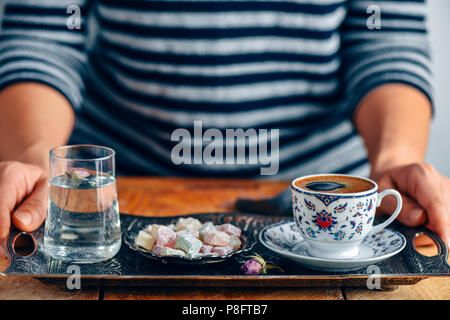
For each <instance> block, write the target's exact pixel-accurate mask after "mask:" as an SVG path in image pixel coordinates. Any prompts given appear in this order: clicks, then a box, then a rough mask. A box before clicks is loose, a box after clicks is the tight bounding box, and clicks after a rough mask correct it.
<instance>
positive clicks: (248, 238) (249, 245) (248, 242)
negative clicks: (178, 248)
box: [123, 214, 257, 265]
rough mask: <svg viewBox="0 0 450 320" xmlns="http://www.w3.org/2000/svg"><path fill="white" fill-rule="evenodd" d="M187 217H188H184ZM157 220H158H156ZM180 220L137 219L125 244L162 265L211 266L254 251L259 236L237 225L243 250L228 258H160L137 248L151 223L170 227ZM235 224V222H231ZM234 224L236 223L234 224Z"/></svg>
mask: <svg viewBox="0 0 450 320" xmlns="http://www.w3.org/2000/svg"><path fill="white" fill-rule="evenodd" d="M183 217H187V216H183ZM192 217H195V218H196V219H198V220H200V222H202V223H205V222H208V221H211V222H212V223H214V224H221V223H225V221H222V219H221V217H223V215H216V216H214V215H209V214H208V215H205V216H202V215H193V216H192ZM156 219H157V218H156ZM178 219H179V217H173V219H167V218H161V221H160V222H156V221H154V219H153V221H151V222H150V221H148V220H145V219H142V218H140V219H135V220H134V221H132V222H131V223H130V225H129V226H128V228H127V230H126V231H125V233H124V236H123V238H124V242H125V244H126V245H127V246H128V247H129V248H130V249H132V250H134V251H137V252H139V253H140V254H142V255H143V256H145V257H147V258H149V259H150V260H153V261H156V262H160V263H162V264H184V265H203V264H211V263H219V262H224V261H226V260H228V259H230V258H232V257H234V256H237V255H238V254H241V253H243V252H248V251H250V250H252V249H253V246H254V245H255V244H256V242H257V234H256V232H255V231H252V232H249V231H248V230H247V225H239V224H235V225H236V226H238V227H240V228H241V230H242V234H241V237H240V239H241V242H242V245H241V248H240V249H238V250H236V251H233V252H232V253H230V254H228V255H226V256H217V255H203V256H199V257H193V258H187V257H181V256H176V255H173V256H160V255H157V254H155V253H153V252H152V251H150V250H147V249H144V248H142V247H140V246H137V245H136V244H135V239H136V236H137V235H138V233H139V231H140V230H143V229H144V228H145V227H147V225H149V224H151V223H158V224H163V225H169V224H175V223H176V221H177V220H178ZM231 223H233V222H231ZM233 224H234V223H233Z"/></svg>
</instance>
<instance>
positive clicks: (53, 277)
mask: <svg viewBox="0 0 450 320" xmlns="http://www.w3.org/2000/svg"><path fill="white" fill-rule="evenodd" d="M189 216H194V215H189ZM195 217H196V218H198V219H199V220H200V221H213V222H214V223H226V222H230V223H233V224H235V225H238V226H240V227H241V228H246V229H247V232H249V233H253V234H254V235H257V233H259V231H260V230H261V229H262V228H264V227H265V226H267V225H270V224H273V223H276V222H279V221H282V220H288V218H287V217H273V216H261V215H249V214H242V213H216V214H215V213H207V214H198V215H195ZM178 218H179V216H178V217H167V218H166V217H165V218H159V217H137V216H132V215H127V214H121V223H122V230H123V232H124V234H125V233H126V231H127V228H128V227H129V226H130V224H132V223H136V219H138V220H142V221H143V222H145V223H148V224H151V223H158V224H170V223H172V222H173V221H175V220H176V219H178ZM139 222H140V223H142V222H141V221H139ZM390 228H394V229H396V230H398V231H400V232H401V233H402V234H403V235H404V236H405V237H406V239H407V245H406V247H405V249H404V250H403V251H402V252H400V253H399V254H397V255H395V256H393V257H391V258H389V259H387V260H384V261H382V262H380V263H378V264H377V266H378V267H379V268H380V279H381V284H382V286H391V285H406V284H414V283H417V282H418V281H420V280H422V279H425V278H428V277H432V276H450V266H449V265H448V263H447V257H448V248H447V247H446V245H445V244H444V242H443V241H442V240H441V239H440V238H439V237H437V236H436V235H435V234H434V233H432V232H431V231H429V230H428V229H425V228H407V227H405V226H403V225H401V224H399V223H394V224H392V225H391V226H390ZM43 231H44V229H43V227H41V228H40V229H38V230H36V231H35V232H32V233H30V234H29V235H28V238H30V237H29V236H31V238H32V239H33V241H34V248H32V249H31V250H30V252H29V253H30V254H29V255H27V256H23V255H20V254H19V251H20V250H19V249H18V248H17V242H18V239H21V238H23V237H24V234H23V233H22V232H20V231H17V230H16V231H13V232H12V233H11V234H10V236H9V238H8V239H7V243H6V244H5V245H6V249H7V250H6V255H7V257H8V260H9V262H7V263H6V268H5V267H3V269H4V270H3V273H4V274H5V275H7V276H14V275H21V276H23V275H29V276H31V277H34V278H39V279H40V280H42V281H45V282H50V283H58V284H63V283H65V282H66V280H67V278H68V277H70V276H71V275H72V273H73V271H72V270H73V269H72V268H69V267H70V266H71V265H70V264H67V263H63V262H61V261H58V260H55V259H53V258H51V257H48V256H47V255H45V254H44V253H43V252H42V247H41V244H42V238H43ZM422 233H424V234H426V235H428V236H429V237H430V238H431V239H432V240H433V241H434V242H435V243H436V246H437V248H438V254H437V255H436V256H434V257H426V256H424V255H422V254H420V253H419V252H417V251H416V250H415V248H414V245H413V240H414V238H415V236H416V235H418V234H422ZM25 237H27V236H26V235H25ZM0 249H1V248H0ZM22 251H23V248H22ZM25 251H26V250H25ZM255 252H256V253H258V254H260V255H262V256H263V257H264V258H266V260H270V261H271V262H273V263H274V264H276V265H278V266H280V267H281V268H282V269H283V270H284V272H283V273H282V272H280V271H278V270H275V269H270V270H269V273H268V274H267V275H245V274H243V272H242V271H241V270H240V266H241V263H240V262H241V261H242V260H244V259H245V257H244V256H247V255H250V254H252V253H255ZM21 254H23V253H21ZM1 265H2V264H1V263H0V268H1ZM3 265H4V266H5V263H3ZM78 266H79V268H80V271H81V279H82V280H81V281H82V282H83V286H87V285H89V284H92V285H99V284H101V285H107V286H113V285H132V286H140V285H147V286H365V285H366V283H367V279H368V278H369V277H371V276H373V274H372V273H370V272H368V269H366V268H362V269H360V270H356V271H350V272H339V273H338V272H323V271H314V270H310V269H307V268H303V267H301V266H300V265H298V264H296V263H294V262H292V261H290V260H287V259H285V258H283V257H281V256H279V255H278V254H276V253H273V252H272V251H270V250H268V249H266V248H265V247H264V246H263V245H262V244H261V243H259V242H258V243H256V244H255V246H254V247H253V249H252V250H251V251H250V252H246V253H242V254H239V255H236V256H233V257H232V258H231V259H227V260H226V261H224V262H221V263H215V264H205V265H194V266H191V265H172V264H163V263H160V262H157V261H152V260H150V259H148V258H147V257H145V256H143V255H141V254H140V253H139V252H136V251H134V250H131V249H130V248H129V247H128V246H127V245H126V244H125V242H123V243H122V247H121V249H120V251H119V252H118V253H117V255H116V256H115V257H114V258H112V259H110V260H107V261H104V262H101V263H93V264H79V265H78Z"/></svg>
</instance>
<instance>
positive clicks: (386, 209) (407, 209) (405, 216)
mask: <svg viewBox="0 0 450 320" xmlns="http://www.w3.org/2000/svg"><path fill="white" fill-rule="evenodd" d="M402 202H403V204H402V209H401V211H400V213H399V215H398V217H397V220H398V221H400V222H401V223H403V224H404V225H407V226H409V227H416V226H420V225H422V224H424V223H425V222H426V221H427V215H426V212H425V210H424V209H422V207H420V206H419V205H418V204H417V202H415V201H414V200H412V199H410V198H409V197H408V196H405V195H403V194H402ZM396 208H397V200H396V199H395V197H392V196H391V197H389V196H387V197H385V198H383V201H382V202H381V205H380V210H381V211H382V212H383V213H385V214H389V215H391V214H392V213H394V211H395V209H396Z"/></svg>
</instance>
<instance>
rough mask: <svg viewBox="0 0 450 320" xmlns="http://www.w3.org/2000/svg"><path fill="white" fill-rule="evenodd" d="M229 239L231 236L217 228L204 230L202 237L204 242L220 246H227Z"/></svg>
mask: <svg viewBox="0 0 450 320" xmlns="http://www.w3.org/2000/svg"><path fill="white" fill-rule="evenodd" d="M230 239H231V237H230V235H229V234H227V233H225V232H222V231H218V230H213V231H208V232H205V235H204V237H203V241H204V242H205V243H206V244H209V245H213V246H221V247H226V246H228V245H229V244H230Z"/></svg>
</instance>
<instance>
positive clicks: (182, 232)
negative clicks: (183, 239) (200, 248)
mask: <svg viewBox="0 0 450 320" xmlns="http://www.w3.org/2000/svg"><path fill="white" fill-rule="evenodd" d="M177 235H178V236H180V235H184V236H186V235H189V236H192V237H194V238H197V239H198V238H199V237H200V234H199V232H198V231H197V230H191V229H183V230H180V231H177Z"/></svg>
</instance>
